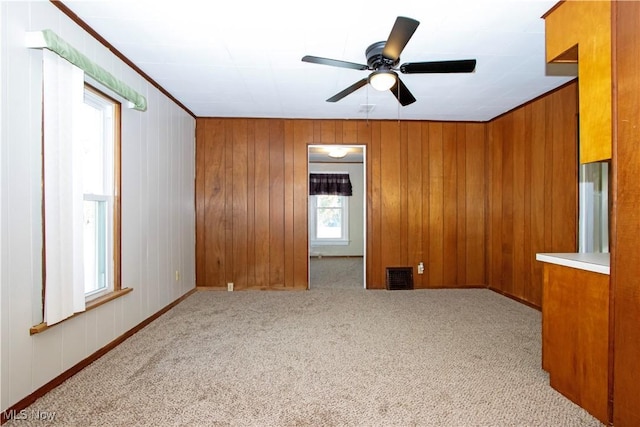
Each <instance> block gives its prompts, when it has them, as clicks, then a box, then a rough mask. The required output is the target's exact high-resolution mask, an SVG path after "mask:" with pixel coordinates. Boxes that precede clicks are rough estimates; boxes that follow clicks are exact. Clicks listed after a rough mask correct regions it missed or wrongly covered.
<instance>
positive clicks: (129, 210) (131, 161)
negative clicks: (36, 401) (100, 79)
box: [0, 1, 195, 410]
mask: <svg viewBox="0 0 640 427" xmlns="http://www.w3.org/2000/svg"><path fill="white" fill-rule="evenodd" d="M0 8H1V12H0V19H1V23H2V25H1V26H0V48H1V52H2V58H1V60H0V66H1V68H0V76H1V85H2V86H1V90H0V93H1V94H2V103H1V104H0V107H1V109H0V112H1V117H0V124H2V127H1V128H0V130H1V131H2V132H1V136H2V144H1V152H0V160H1V162H2V163H1V169H0V171H1V177H2V185H1V189H2V194H1V204H0V206H1V208H2V209H1V216H0V219H1V227H2V228H1V231H2V234H1V264H0V266H1V268H0V273H1V276H2V283H1V288H0V307H1V315H0V321H1V323H0V331H1V333H2V343H3V344H2V346H1V347H0V375H1V377H0V378H1V383H2V386H1V387H2V388H1V390H0V410H5V409H6V408H8V407H10V406H11V405H13V404H15V403H16V402H17V401H19V400H21V399H22V398H24V397H25V396H27V395H29V394H30V393H32V392H33V391H35V390H36V389H37V388H39V387H40V386H42V385H44V384H45V383H47V382H48V381H50V380H51V379H53V378H55V377H56V376H58V375H60V374H61V373H63V372H64V371H65V370H66V369H68V368H70V367H71V366H73V365H74V364H76V363H77V362H78V361H81V360H83V359H84V358H86V357H88V356H90V355H91V354H92V353H94V352H95V351H97V350H99V349H100V348H102V347H103V346H105V345H107V344H109V343H110V342H111V341H113V340H114V339H117V338H118V337H119V336H121V335H122V334H124V333H126V332H127V331H128V330H130V329H131V328H133V327H135V326H136V325H138V324H139V323H140V322H142V321H143V320H145V319H146V318H148V317H149V316H151V315H153V314H154V313H156V312H157V311H158V310H160V309H162V308H163V307H165V306H166V305H168V304H170V303H171V302H173V301H175V300H176V299H177V298H179V297H180V296H182V295H184V294H185V293H186V292H188V291H189V290H191V289H193V288H194V286H195V218H194V209H193V206H194V199H193V198H194V187H193V185H194V184H193V176H194V165H195V149H194V145H195V119H193V118H192V117H191V116H190V115H189V114H187V113H186V112H185V111H184V110H182V109H181V108H180V107H178V106H177V105H175V104H174V103H173V102H172V101H171V100H169V99H168V98H166V97H165V96H164V95H163V94H161V93H160V92H159V91H158V90H157V89H156V88H155V87H153V86H152V85H151V84H149V83H148V82H146V81H145V80H144V79H143V78H142V77H141V76H139V75H138V74H137V73H135V72H134V71H133V70H131V69H130V68H129V67H128V66H127V65H126V64H124V63H122V61H120V60H119V59H118V58H117V57H115V56H114V55H113V54H112V53H111V52H109V50H108V49H106V48H105V47H104V46H102V45H101V44H99V43H98V42H97V41H96V40H94V39H93V38H92V37H90V36H89V35H88V34H87V33H86V32H85V31H84V30H82V29H81V28H80V27H78V26H77V25H76V24H75V23H73V22H72V21H71V20H70V19H68V18H67V17H66V16H65V15H64V14H62V13H61V12H60V11H59V10H58V9H57V8H55V7H54V6H53V5H52V4H51V3H49V2H41V1H35V2H0ZM45 28H50V29H52V30H53V31H55V32H56V33H58V34H59V35H60V36H61V37H62V38H64V39H66V40H67V41H68V42H69V43H71V44H72V45H74V46H75V47H76V48H78V49H79V50H81V51H83V52H84V53H85V54H86V55H87V56H88V57H90V58H92V59H94V60H95V61H96V62H98V63H99V64H100V65H101V66H102V67H104V68H105V69H107V70H109V71H110V72H112V73H113V74H114V75H115V76H116V77H118V78H120V79H122V80H124V81H126V82H127V84H129V85H130V86H132V87H133V88H134V89H136V90H137V91H139V92H141V93H143V94H145V95H146V96H147V99H148V104H149V108H148V111H147V112H139V111H135V110H129V109H127V108H123V111H122V199H121V201H122V244H121V254H122V284H123V286H125V287H131V288H133V289H134V290H133V292H131V293H129V294H127V295H125V296H123V297H122V298H119V299H117V300H114V301H111V302H109V303H107V304H104V305H102V306H100V307H98V308H96V309H94V310H92V311H90V312H87V313H83V314H81V315H79V316H78V317H76V318H74V319H70V320H68V321H66V322H63V323H61V324H59V325H56V326H54V327H52V328H50V329H48V330H46V331H44V332H42V333H40V334H37V335H34V336H31V335H29V328H30V327H31V326H33V325H34V324H35V323H37V321H36V320H34V317H36V318H37V317H38V313H37V312H38V311H39V310H38V309H37V308H36V307H38V305H39V298H40V295H39V289H40V287H41V284H42V277H41V275H42V273H41V272H42V215H41V198H42V194H41V185H40V183H41V152H40V150H41V148H40V147H41V136H40V135H41V127H40V123H41V117H40V115H41V96H42V95H41V81H42V71H41V68H42V66H41V58H42V54H41V52H40V51H38V50H30V49H27V48H25V47H24V35H25V32H26V31H36V30H42V29H45ZM176 269H178V270H179V271H180V273H181V276H180V280H179V281H177V282H176V280H175V275H174V272H175V270H176ZM6 343H10V344H9V345H7V344H6Z"/></svg>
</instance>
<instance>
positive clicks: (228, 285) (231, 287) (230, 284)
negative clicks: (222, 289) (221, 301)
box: [227, 282, 233, 292]
mask: <svg viewBox="0 0 640 427" xmlns="http://www.w3.org/2000/svg"><path fill="white" fill-rule="evenodd" d="M227 291H229V292H233V282H229V283H227Z"/></svg>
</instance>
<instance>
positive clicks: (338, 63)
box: [302, 55, 369, 70]
mask: <svg viewBox="0 0 640 427" xmlns="http://www.w3.org/2000/svg"><path fill="white" fill-rule="evenodd" d="M302 61H303V62H311V63H312V64H322V65H331V66H333V67H342V68H351V69H354V70H368V69H369V66H368V65H364V64H356V63H355V62H347V61H340V60H338V59H329V58H321V57H319V56H311V55H306V56H303V57H302Z"/></svg>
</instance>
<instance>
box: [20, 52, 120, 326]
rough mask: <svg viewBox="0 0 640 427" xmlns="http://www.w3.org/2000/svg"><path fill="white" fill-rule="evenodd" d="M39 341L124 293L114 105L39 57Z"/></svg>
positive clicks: (46, 55) (61, 62)
mask: <svg viewBox="0 0 640 427" xmlns="http://www.w3.org/2000/svg"><path fill="white" fill-rule="evenodd" d="M42 57H43V73H42V75H43V85H42V86H43V96H42V99H43V102H42V123H43V126H42V129H43V137H42V172H43V179H42V184H43V186H42V187H43V188H42V190H43V191H42V206H43V219H42V226H43V233H42V234H43V258H42V260H43V263H42V277H43V285H42V306H41V307H40V308H41V309H42V317H41V319H42V321H41V323H40V324H37V325H35V326H34V327H32V328H31V333H32V334H34V333H39V332H41V331H43V330H46V329H47V328H48V327H49V326H51V325H54V324H56V323H59V322H61V321H63V320H65V319H67V318H69V317H72V316H74V315H75V314H77V313H81V312H83V311H86V310H88V309H91V308H94V307H97V306H99V305H100V304H102V303H105V302H107V301H109V300H111V299H114V298H117V297H119V296H121V295H125V294H126V293H128V292H130V291H131V289H121V285H120V201H119V197H120V108H121V106H120V103H119V102H117V101H115V100H114V99H112V98H110V97H109V96H107V95H105V94H104V93H102V92H100V91H99V90H97V89H94V88H92V87H91V86H89V85H87V84H86V83H85V81H84V73H83V72H82V70H80V69H79V68H77V67H75V66H74V65H73V64H71V63H70V62H68V61H66V60H65V59H63V58H61V57H59V56H58V55H56V54H55V53H53V52H50V51H49V50H43V52H42Z"/></svg>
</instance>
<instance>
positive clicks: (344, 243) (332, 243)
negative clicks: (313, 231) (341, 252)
mask: <svg viewBox="0 0 640 427" xmlns="http://www.w3.org/2000/svg"><path fill="white" fill-rule="evenodd" d="M350 243H351V240H312V241H311V246H348V245H349V244H350Z"/></svg>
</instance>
